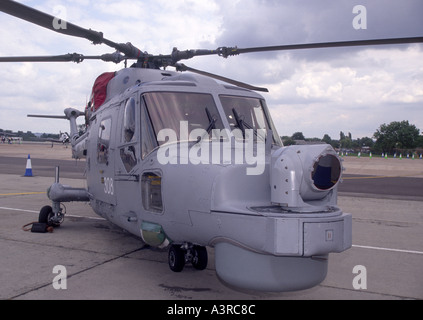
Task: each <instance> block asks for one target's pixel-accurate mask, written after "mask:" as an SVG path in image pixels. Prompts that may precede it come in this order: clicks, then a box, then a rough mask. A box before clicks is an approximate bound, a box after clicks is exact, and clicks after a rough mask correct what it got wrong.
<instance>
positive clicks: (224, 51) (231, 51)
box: [217, 37, 423, 58]
mask: <svg viewBox="0 0 423 320" xmlns="http://www.w3.org/2000/svg"><path fill="white" fill-rule="evenodd" d="M421 42H423V37H411V38H390V39H372V40H354V41H336V42H320V43H305V44H292V45H280V46H268V47H252V48H237V47H233V48H228V47H221V48H218V49H217V50H218V51H219V52H220V53H219V55H221V56H223V57H225V58H226V57H228V56H233V55H238V54H241V53H252V52H265V51H284V50H301V49H320V48H339V47H359V46H378V45H392V44H410V43H421Z"/></svg>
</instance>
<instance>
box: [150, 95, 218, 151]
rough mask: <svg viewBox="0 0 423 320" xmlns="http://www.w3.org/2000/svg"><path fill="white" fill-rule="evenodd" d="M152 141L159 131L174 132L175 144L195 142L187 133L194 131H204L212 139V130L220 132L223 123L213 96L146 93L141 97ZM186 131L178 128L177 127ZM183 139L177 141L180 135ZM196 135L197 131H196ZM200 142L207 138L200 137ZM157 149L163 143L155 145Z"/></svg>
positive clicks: (195, 138) (194, 137) (195, 137)
mask: <svg viewBox="0 0 423 320" xmlns="http://www.w3.org/2000/svg"><path fill="white" fill-rule="evenodd" d="M143 98H144V101H145V105H146V109H147V112H148V115H149V117H150V119H151V123H152V125H153V129H154V134H155V137H157V135H158V133H159V132H160V130H162V129H168V130H169V129H170V130H173V132H175V134H176V137H177V140H178V141H181V140H185V141H187V140H190V141H196V140H197V138H198V137H197V136H196V135H195V134H192V135H191V133H192V132H193V130H195V129H202V130H203V131H207V132H208V134H209V138H212V132H213V129H223V123H222V120H221V118H220V116H219V113H218V111H217V108H216V104H215V103H214V99H213V96H212V95H210V94H202V93H187V92H149V93H146V94H144V95H143ZM182 122H183V123H184V125H185V126H186V127H187V130H184V128H185V127H182V126H181V123H182ZM185 131H186V134H184V135H185V136H182V137H181V132H184V133H185ZM197 132H199V131H197ZM202 138H203V139H205V138H207V134H206V137H202ZM158 143H159V144H160V145H162V144H164V143H165V141H159V142H158Z"/></svg>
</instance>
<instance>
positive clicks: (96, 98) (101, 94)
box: [91, 72, 115, 111]
mask: <svg viewBox="0 0 423 320" xmlns="http://www.w3.org/2000/svg"><path fill="white" fill-rule="evenodd" d="M114 76H115V72H105V73H102V74H101V75H99V76H98V77H97V79H96V80H95V81H94V85H93V89H92V92H91V111H96V110H97V109H98V108H100V106H101V105H102V104H103V103H104V101H105V100H106V97H107V84H108V83H109V81H110V80H112V79H113V77H114Z"/></svg>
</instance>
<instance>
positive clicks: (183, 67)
mask: <svg viewBox="0 0 423 320" xmlns="http://www.w3.org/2000/svg"><path fill="white" fill-rule="evenodd" d="M175 67H176V70H178V71H191V72H194V73H197V74H201V75H203V76H206V77H211V78H213V79H217V80H221V81H225V82H228V83H231V84H233V85H236V86H238V87H241V88H245V89H249V90H255V91H261V92H269V90H268V89H266V88H260V87H255V86H252V85H250V84H248V83H244V82H240V81H237V80H233V79H230V78H226V77H222V76H219V75H217V74H214V73H209V72H206V71H202V70H198V69H194V68H191V67H188V66H186V65H184V64H183V63H177V64H175Z"/></svg>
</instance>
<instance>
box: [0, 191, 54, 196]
mask: <svg viewBox="0 0 423 320" xmlns="http://www.w3.org/2000/svg"><path fill="white" fill-rule="evenodd" d="M45 193H46V192H45V191H43V192H17V193H0V196H25V195H31V194H45Z"/></svg>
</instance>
